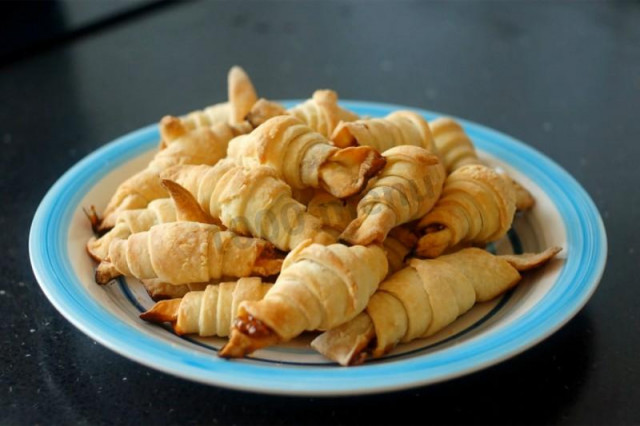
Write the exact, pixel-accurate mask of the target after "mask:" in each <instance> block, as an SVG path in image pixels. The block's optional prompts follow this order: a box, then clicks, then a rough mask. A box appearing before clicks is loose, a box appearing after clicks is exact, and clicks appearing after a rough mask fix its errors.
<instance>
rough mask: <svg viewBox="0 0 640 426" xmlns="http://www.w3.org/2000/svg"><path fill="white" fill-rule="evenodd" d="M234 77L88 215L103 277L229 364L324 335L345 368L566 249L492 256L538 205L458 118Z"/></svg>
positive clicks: (151, 316) (449, 316) (168, 124)
mask: <svg viewBox="0 0 640 426" xmlns="http://www.w3.org/2000/svg"><path fill="white" fill-rule="evenodd" d="M227 84H228V101H227V102H224V103H220V104H216V105H213V106H210V107H208V108H205V109H203V110H200V111H195V112H192V113H190V114H187V115H186V116H183V117H172V116H167V117H164V118H163V119H162V120H161V121H160V125H159V127H160V141H159V149H158V151H157V153H156V154H155V156H154V157H153V159H152V160H151V161H150V162H149V164H148V166H147V167H146V168H145V169H144V170H141V171H140V172H138V173H136V174H135V175H133V176H131V177H129V178H128V179H127V180H126V181H124V182H122V183H121V184H120V186H119V187H118V188H117V189H116V191H115V193H114V194H113V195H112V197H111V199H110V200H109V202H108V204H107V206H106V208H104V210H103V211H102V212H100V214H98V212H96V210H95V209H94V208H93V207H92V208H91V211H90V212H87V214H88V216H89V218H90V220H91V224H92V226H93V229H94V231H95V236H94V237H92V238H91V240H90V241H89V242H88V243H87V251H88V253H89V255H90V256H91V257H92V258H93V259H95V260H96V261H97V262H99V263H98V266H97V268H96V275H95V278H96V282H97V283H98V284H107V283H109V282H110V281H111V280H112V279H114V278H116V277H118V276H121V275H124V276H128V277H135V278H137V279H139V280H140V281H141V282H142V283H143V284H144V286H145V288H146V289H147V291H148V293H149V295H150V296H151V297H152V298H153V299H154V301H156V304H155V305H154V306H153V307H152V308H151V309H150V310H149V311H147V312H145V313H143V314H142V315H141V318H142V319H143V320H147V321H151V322H157V323H170V324H171V325H172V327H173V329H174V330H175V332H176V333H178V334H181V335H182V334H196V335H200V336H220V337H228V342H227V343H226V345H225V346H224V347H223V348H222V349H221V350H220V352H219V355H220V356H223V357H228V358H235V357H243V356H246V355H248V354H250V353H252V352H254V351H256V350H258V349H261V348H264V347H267V346H270V345H276V344H278V343H281V342H286V341H289V340H291V339H295V338H296V337H297V336H299V335H300V334H302V333H304V332H317V333H318V335H317V337H316V338H315V339H314V340H313V341H312V343H311V346H312V347H313V348H314V349H316V350H317V351H319V352H320V353H322V354H323V355H325V356H326V357H328V358H330V359H332V360H334V361H336V362H338V363H339V364H342V365H352V364H357V363H361V362H363V361H364V360H365V359H367V358H369V357H380V356H383V355H384V354H386V353H388V352H389V351H391V350H392V349H393V348H394V347H396V346H397V345H399V344H403V343H406V342H409V341H412V340H415V339H420V338H424V337H427V336H430V335H433V334H434V333H436V332H438V331H439V330H441V329H443V328H444V327H446V326H447V325H449V324H451V323H452V322H453V321H455V320H456V318H458V317H459V316H460V315H462V314H464V313H465V312H466V311H468V310H469V309H471V307H472V306H473V305H474V304H475V303H478V302H484V301H487V300H490V299H493V298H495V297H497V296H499V295H500V294H502V293H504V292H505V291H507V290H508V289H510V288H512V287H513V286H514V285H515V284H516V283H517V282H518V281H519V280H520V278H521V275H520V272H522V271H526V270H529V269H532V268H535V267H538V266H540V265H542V264H544V263H546V262H547V261H548V260H549V259H551V258H552V257H553V256H555V254H556V253H557V252H558V251H559V249H558V248H549V249H548V250H546V251H544V252H542V253H529V254H523V255H503V256H496V255H493V254H491V253H489V252H488V251H486V250H484V249H483V247H484V246H485V245H486V244H487V243H490V242H492V241H496V240H498V239H500V238H502V237H503V236H504V235H505V234H506V233H507V231H508V230H509V229H510V228H511V225H512V221H513V218H514V215H515V214H516V212H517V211H518V212H521V213H519V214H526V211H527V210H528V209H530V208H531V207H532V206H533V205H534V202H535V201H534V199H533V197H532V196H531V194H530V193H529V192H528V191H527V190H526V189H525V188H523V187H522V186H521V185H519V184H518V183H517V182H515V181H514V180H513V179H511V178H510V177H509V176H508V175H506V174H504V173H502V172H500V171H498V170H495V169H493V168H491V167H488V166H486V165H484V164H482V162H481V161H480V159H479V158H478V156H477V153H476V151H475V148H474V146H473V143H472V141H471V140H470V138H469V137H468V136H467V135H466V134H465V132H464V130H463V128H462V126H461V125H460V124H458V123H457V122H456V121H455V120H453V119H451V118H446V117H442V118H438V119H436V120H434V121H431V122H427V121H426V120H425V119H424V117H423V116H422V115H420V114H418V113H415V112H412V111H395V112H393V113H391V114H389V115H388V116H386V117H384V118H364V117H358V115H357V114H355V113H354V112H352V111H349V110H347V109H345V108H343V107H341V106H340V105H339V104H338V96H337V94H336V93H335V92H334V91H332V90H318V91H316V92H315V93H314V94H313V96H312V97H311V98H310V99H308V100H307V101H305V102H303V103H301V104H299V105H296V106H294V107H293V108H290V109H286V108H284V107H283V106H282V105H280V104H278V103H277V102H273V101H269V100H267V99H262V98H259V97H258V95H257V93H256V90H255V88H254V86H253V84H252V83H251V80H250V79H249V77H248V75H247V74H246V73H245V72H244V70H242V69H241V68H240V67H237V66H236V67H233V68H231V70H230V71H229V74H228V82H227Z"/></svg>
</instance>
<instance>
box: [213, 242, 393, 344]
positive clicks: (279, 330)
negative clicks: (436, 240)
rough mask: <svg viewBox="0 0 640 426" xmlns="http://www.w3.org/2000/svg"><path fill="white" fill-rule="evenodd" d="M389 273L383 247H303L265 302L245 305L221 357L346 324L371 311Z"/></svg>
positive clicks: (290, 259)
mask: <svg viewBox="0 0 640 426" xmlns="http://www.w3.org/2000/svg"><path fill="white" fill-rule="evenodd" d="M386 274H387V259H386V257H385V254H384V252H383V250H382V249H381V248H380V247H379V246H368V247H364V246H352V247H347V246H344V245H342V244H332V245H329V246H323V245H319V244H311V243H310V242H307V243H303V244H301V245H299V246H298V247H297V248H296V249H295V250H293V251H292V252H291V253H289V254H288V255H287V257H286V259H285V261H284V263H283V268H282V271H281V273H280V275H279V276H278V279H277V281H276V282H275V284H274V285H273V287H272V288H271V290H269V292H268V293H267V294H266V295H265V297H264V299H262V300H261V301H256V302H244V303H241V304H240V306H239V309H238V313H237V320H236V322H235V325H234V328H233V331H232V333H231V339H230V340H229V343H228V344H227V345H226V346H225V347H224V348H223V349H222V350H221V351H220V356H223V357H241V356H244V355H246V354H248V353H251V352H253V351H254V350H256V349H259V348H261V347H264V346H267V345H270V344H273V343H276V342H278V341H288V340H291V339H293V338H294V337H296V336H298V335H299V334H300V333H302V332H304V331H305V330H327V329H331V328H333V327H336V326H338V325H340V324H342V323H345V322H347V321H349V320H350V319H352V318H354V317H355V316H356V315H358V314H359V313H360V312H361V311H362V310H363V309H364V308H365V306H366V305H367V302H368V300H369V297H371V295H372V294H373V293H374V292H375V290H376V288H377V287H378V284H379V283H380V281H382V279H383V278H384V277H385V275H386Z"/></svg>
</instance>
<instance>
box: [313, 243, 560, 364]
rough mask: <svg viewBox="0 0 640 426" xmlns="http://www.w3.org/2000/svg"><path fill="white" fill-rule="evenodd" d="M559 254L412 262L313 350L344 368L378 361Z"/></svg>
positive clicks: (462, 255) (465, 253)
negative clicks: (377, 358)
mask: <svg viewBox="0 0 640 426" xmlns="http://www.w3.org/2000/svg"><path fill="white" fill-rule="evenodd" d="M559 251H560V249H559V248H557V247H554V248H551V249H548V250H546V251H544V252H542V253H540V254H525V255H520V256H518V255H510V256H495V255H493V254H491V253H489V252H486V251H484V250H481V249H478V248H467V249H463V250H461V251H458V252H456V253H453V254H450V255H446V256H442V257H439V258H437V259H428V260H425V259H411V261H410V262H409V266H408V267H406V268H404V269H402V270H400V271H398V272H396V273H395V274H393V275H391V276H390V277H389V278H387V279H386V280H385V281H383V282H382V283H381V284H380V286H379V288H378V290H377V291H376V292H375V294H374V295H373V296H371V299H370V300H369V304H368V306H367V309H366V311H365V312H363V313H361V314H360V315H359V316H357V317H356V318H355V319H353V320H352V321H350V322H348V323H345V324H343V325H341V326H339V327H337V328H335V329H333V330H330V331H328V332H326V333H323V334H322V335H320V336H318V337H317V338H316V339H315V340H313V341H312V342H311V346H312V347H313V348H315V349H316V350H318V351H319V352H320V353H322V354H323V355H325V356H327V357H328V358H330V359H332V360H334V361H336V362H338V363H340V364H342V365H349V364H356V363H359V362H362V361H363V360H364V359H366V358H367V357H369V356H373V357H380V356H382V355H384V354H386V353H388V352H389V351H391V349H393V348H394V347H395V346H396V345H397V344H398V343H400V342H410V341H412V340H415V339H419V338H424V337H428V336H431V335H433V334H435V333H437V332H438V331H440V330H442V329H443V328H444V327H446V326H447V325H449V324H451V323H452V322H453V321H455V319H456V318H458V317H459V316H460V315H462V314H464V313H465V312H467V311H468V310H469V309H471V307H473V305H474V304H475V303H478V302H484V301H487V300H491V299H493V298H495V297H497V296H499V295H500V294H502V293H504V292H506V291H507V290H509V289H510V288H512V287H513V286H515V285H516V284H517V283H518V282H519V281H520V279H521V276H520V273H519V271H524V270H528V269H531V268H533V267H537V266H540V265H542V264H544V263H545V262H547V261H548V260H549V259H551V258H553V257H554V256H555V255H556V254H557V253H558V252H559Z"/></svg>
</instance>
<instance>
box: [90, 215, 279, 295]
mask: <svg viewBox="0 0 640 426" xmlns="http://www.w3.org/2000/svg"><path fill="white" fill-rule="evenodd" d="M281 265H282V259H280V258H279V256H278V255H277V253H276V251H275V250H274V247H273V245H271V244H270V243H269V242H267V241H265V240H261V239H258V238H247V237H241V236H238V235H236V234H234V233H233V232H229V231H221V230H220V228H219V227H218V226H216V225H208V224H203V223H196V222H174V223H164V224H160V225H155V226H153V227H152V228H151V229H150V230H149V231H145V232H139V233H137V234H132V235H131V236H130V237H129V238H127V239H126V240H115V241H113V242H112V243H111V245H110V246H109V256H108V258H107V260H105V261H102V262H101V263H100V265H98V268H97V270H96V282H97V283H98V284H106V283H108V282H109V281H110V280H112V279H113V278H115V277H117V276H119V275H125V276H129V277H135V278H138V279H150V278H158V279H160V280H162V281H164V282H166V283H168V284H173V285H179V284H189V283H202V282H209V281H211V280H214V279H219V278H222V277H247V276H250V275H261V276H269V275H273V274H277V273H278V272H279V271H280V267H281Z"/></svg>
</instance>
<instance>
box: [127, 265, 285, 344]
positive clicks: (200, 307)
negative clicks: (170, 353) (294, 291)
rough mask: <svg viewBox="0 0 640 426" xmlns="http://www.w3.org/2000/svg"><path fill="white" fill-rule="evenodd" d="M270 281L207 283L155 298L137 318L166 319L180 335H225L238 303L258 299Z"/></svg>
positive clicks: (253, 279) (229, 329)
mask: <svg viewBox="0 0 640 426" xmlns="http://www.w3.org/2000/svg"><path fill="white" fill-rule="evenodd" d="M272 285H273V284H268V283H263V282H262V280H261V279H260V278H258V277H250V278H240V279H239V280H238V281H230V282H222V283H220V284H211V285H208V286H206V287H205V288H204V289H202V290H200V291H190V292H188V293H185V294H184V295H183V296H180V298H174V299H171V300H163V301H161V302H158V303H156V304H155V305H154V306H153V307H152V308H151V309H149V310H148V311H147V312H144V313H143V314H141V315H140V318H142V319H144V320H147V321H151V322H156V323H162V322H170V323H171V324H172V325H173V330H174V331H175V332H176V333H177V334H180V335H182V334H197V335H199V336H202V337H206V336H219V337H226V336H228V335H229V332H230V331H231V327H232V325H233V320H234V319H235V312H236V311H237V308H238V305H239V304H240V303H242V302H245V301H253V300H261V299H262V298H263V297H264V295H265V293H266V292H267V291H268V290H269V289H270V288H271V286H272Z"/></svg>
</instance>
